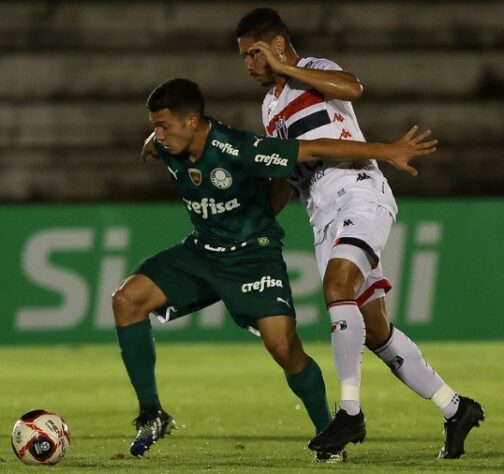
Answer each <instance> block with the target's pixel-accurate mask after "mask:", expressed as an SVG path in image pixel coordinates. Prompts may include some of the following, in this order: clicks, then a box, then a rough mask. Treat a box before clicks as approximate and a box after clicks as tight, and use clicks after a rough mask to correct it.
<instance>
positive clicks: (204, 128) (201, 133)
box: [187, 118, 212, 163]
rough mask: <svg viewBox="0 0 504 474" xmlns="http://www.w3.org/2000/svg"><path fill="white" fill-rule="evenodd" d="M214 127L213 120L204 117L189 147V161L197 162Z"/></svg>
mask: <svg viewBox="0 0 504 474" xmlns="http://www.w3.org/2000/svg"><path fill="white" fill-rule="evenodd" d="M211 128H212V124H211V122H210V121H209V120H208V119H206V118H203V119H201V122H200V123H199V125H198V128H197V129H196V133H195V134H194V139H193V141H192V143H191V146H190V147H189V150H187V151H188V153H189V161H191V162H193V163H194V162H196V161H198V160H199V159H200V158H201V155H203V150H204V149H205V143H206V139H207V137H208V134H209V133H210V129H211Z"/></svg>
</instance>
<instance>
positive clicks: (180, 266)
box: [112, 245, 218, 456]
mask: <svg viewBox="0 0 504 474" xmlns="http://www.w3.org/2000/svg"><path fill="white" fill-rule="evenodd" d="M199 268H200V264H199V260H198V258H197V257H195V256H194V255H193V254H192V253H191V252H190V251H189V250H188V249H187V248H186V247H185V246H184V245H177V246H175V247H172V248H171V249H168V250H165V251H163V252H160V253H158V254H157V255H154V256H153V257H151V258H149V259H147V260H146V261H144V262H143V263H142V264H141V265H140V266H139V267H138V268H136V269H135V271H134V274H133V275H131V276H130V277H128V278H127V279H126V280H125V282H124V283H123V284H122V285H121V286H120V287H119V288H118V289H117V290H116V291H115V292H114V295H113V297H112V306H113V310H114V317H115V321H116V329H117V337H118V341H119V346H120V348H121V355H122V358H123V361H124V365H125V367H126V370H127V372H128V375H129V377H130V380H131V383H132V385H133V387H134V389H135V392H136V394H137V398H138V401H139V405H140V414H139V416H138V417H137V419H136V420H135V425H136V428H137V434H136V437H135V440H134V441H133V443H132V445H131V448H130V452H131V454H133V455H135V456H138V455H143V454H144V452H145V451H146V450H148V449H149V448H150V446H151V445H152V444H153V443H155V442H156V441H157V440H158V439H159V438H162V437H163V436H164V435H165V434H166V433H169V432H170V431H171V429H173V428H174V427H175V423H174V421H173V418H172V417H171V416H170V415H168V414H167V413H166V412H165V411H164V410H163V408H162V407H161V404H160V401H159V397H158V392H157V387H156V378H155V365H156V352H155V347H154V339H153V336H152V328H151V324H150V320H149V313H151V312H152V313H157V314H160V315H170V308H171V307H170V308H169V307H168V305H172V306H173V308H171V309H173V310H176V312H175V316H172V318H171V319H175V317H179V316H183V315H185V314H188V313H189V312H191V311H195V310H197V309H199V308H201V307H204V306H206V305H208V304H211V303H213V302H215V301H217V300H218V297H217V296H216V295H215V294H214V293H213V292H212V291H211V289H210V288H209V286H208V285H207V284H206V282H205V281H204V280H202V279H201V278H199V277H198V276H197V274H196V273H197V272H198V270H199ZM191 272H192V273H191ZM188 290H190V291H188ZM167 295H169V296H167Z"/></svg>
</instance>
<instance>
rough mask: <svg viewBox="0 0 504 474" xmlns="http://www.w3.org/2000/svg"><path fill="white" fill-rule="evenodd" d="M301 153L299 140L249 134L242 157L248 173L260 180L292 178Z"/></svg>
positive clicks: (242, 146) (241, 153)
mask: <svg viewBox="0 0 504 474" xmlns="http://www.w3.org/2000/svg"><path fill="white" fill-rule="evenodd" d="M298 153H299V141H298V140H280V139H278V138H268V137H264V136H257V135H253V134H247V135H246V136H245V138H244V140H243V142H242V145H241V147H240V155H241V157H242V160H243V164H244V166H245V168H246V169H247V171H248V172H249V173H250V174H251V175H252V176H255V177H258V178H290V177H291V176H294V168H295V165H296V162H297V157H298Z"/></svg>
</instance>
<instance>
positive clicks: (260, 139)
mask: <svg viewBox="0 0 504 474" xmlns="http://www.w3.org/2000/svg"><path fill="white" fill-rule="evenodd" d="M254 140H255V141H254V147H256V148H257V146H258V145H259V143H260V142H262V141H263V140H264V138H262V137H256V136H254Z"/></svg>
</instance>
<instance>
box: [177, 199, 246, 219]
mask: <svg viewBox="0 0 504 474" xmlns="http://www.w3.org/2000/svg"><path fill="white" fill-rule="evenodd" d="M182 200H183V201H184V202H185V203H186V205H187V209H189V211H191V212H194V213H195V214H200V215H201V217H202V218H203V219H208V216H209V213H210V214H212V215H215V214H222V213H224V212H228V211H232V210H233V209H236V208H237V207H240V203H239V202H238V199H236V198H234V199H231V200H229V201H226V202H216V201H215V199H214V198H210V199H208V198H203V199H202V200H201V201H191V200H189V199H186V198H182Z"/></svg>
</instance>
